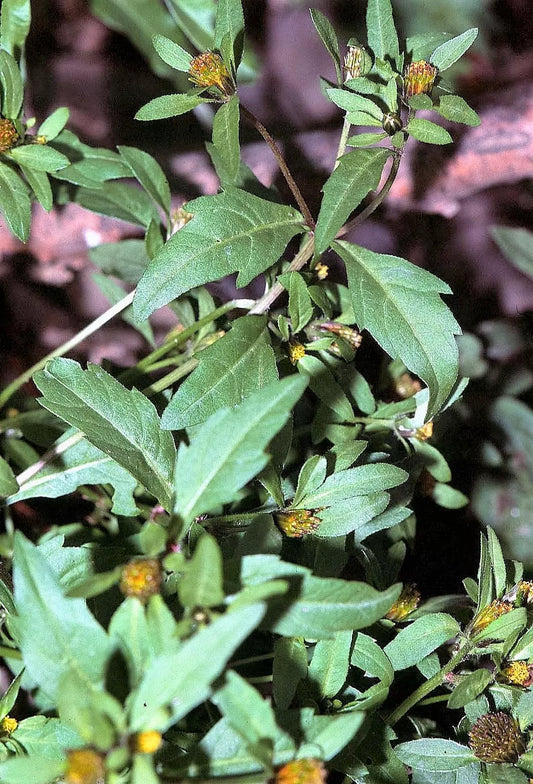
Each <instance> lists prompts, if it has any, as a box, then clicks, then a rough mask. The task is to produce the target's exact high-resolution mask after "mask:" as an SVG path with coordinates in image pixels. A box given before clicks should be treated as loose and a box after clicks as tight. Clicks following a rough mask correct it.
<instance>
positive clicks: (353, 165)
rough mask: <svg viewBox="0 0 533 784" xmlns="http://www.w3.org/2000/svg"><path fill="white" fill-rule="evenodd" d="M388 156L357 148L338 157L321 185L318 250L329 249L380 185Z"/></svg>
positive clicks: (384, 152) (317, 237)
mask: <svg viewBox="0 0 533 784" xmlns="http://www.w3.org/2000/svg"><path fill="white" fill-rule="evenodd" d="M389 156H390V152H389V151H388V150H384V149H372V150H354V151H353V152H349V153H347V154H346V155H343V156H342V157H341V158H339V163H338V166H337V168H336V169H335V171H334V172H333V173H332V174H331V175H330V177H329V179H328V180H327V182H326V183H325V185H324V187H323V188H322V192H323V193H324V197H323V199H322V204H321V207H320V213H319V216H318V221H317V225H316V233H315V248H316V252H317V253H323V252H324V251H325V250H326V249H327V248H328V246H329V244H330V243H331V241H332V240H333V239H334V238H335V235H336V234H337V232H338V231H339V229H340V228H341V226H342V225H343V223H344V222H345V221H346V219H347V218H348V216H349V215H350V213H351V212H352V211H353V210H354V209H355V208H356V207H357V206H358V205H359V204H360V203H361V201H362V200H363V199H364V198H365V196H366V195H367V194H368V193H370V191H372V190H375V189H376V188H377V187H378V185H379V180H380V178H381V172H382V171H383V167H384V165H385V163H386V161H387V159H388V157H389ZM356 312H357V311H356Z"/></svg>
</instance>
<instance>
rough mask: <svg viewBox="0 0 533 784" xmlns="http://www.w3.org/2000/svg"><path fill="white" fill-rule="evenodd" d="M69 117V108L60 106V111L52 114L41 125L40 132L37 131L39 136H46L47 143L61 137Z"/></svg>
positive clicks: (57, 110)
mask: <svg viewBox="0 0 533 784" xmlns="http://www.w3.org/2000/svg"><path fill="white" fill-rule="evenodd" d="M69 117H70V111H69V110H68V109H67V107H66V106H60V107H59V109H56V110H55V111H54V112H52V114H51V115H50V117H47V118H46V120H45V121H44V122H43V123H41V125H40V126H39V130H38V131H37V136H44V138H45V139H46V141H47V142H51V141H52V140H53V139H55V138H56V136H59V134H60V133H61V131H62V130H63V128H64V127H65V125H66V124H67V122H68V118H69Z"/></svg>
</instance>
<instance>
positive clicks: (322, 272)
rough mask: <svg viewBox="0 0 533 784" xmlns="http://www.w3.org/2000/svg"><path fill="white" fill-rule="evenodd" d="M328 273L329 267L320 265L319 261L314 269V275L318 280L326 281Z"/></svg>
mask: <svg viewBox="0 0 533 784" xmlns="http://www.w3.org/2000/svg"><path fill="white" fill-rule="evenodd" d="M328 273H329V267H328V265H327V264H322V262H321V261H319V262H318V264H317V265H316V267H315V275H316V276H317V278H318V279H319V280H326V278H327V277H328Z"/></svg>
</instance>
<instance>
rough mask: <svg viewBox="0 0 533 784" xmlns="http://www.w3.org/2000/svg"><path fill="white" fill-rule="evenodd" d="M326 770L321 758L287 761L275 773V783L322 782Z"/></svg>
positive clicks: (319, 783) (311, 783) (302, 783)
mask: <svg viewBox="0 0 533 784" xmlns="http://www.w3.org/2000/svg"><path fill="white" fill-rule="evenodd" d="M326 776H327V771H326V769H325V768H324V764H323V762H322V761H321V760H317V759H299V760H293V761H292V762H288V763H287V764H286V765H284V766H283V767H282V768H280V769H279V770H278V772H277V773H276V779H275V784H324V782H325V780H326Z"/></svg>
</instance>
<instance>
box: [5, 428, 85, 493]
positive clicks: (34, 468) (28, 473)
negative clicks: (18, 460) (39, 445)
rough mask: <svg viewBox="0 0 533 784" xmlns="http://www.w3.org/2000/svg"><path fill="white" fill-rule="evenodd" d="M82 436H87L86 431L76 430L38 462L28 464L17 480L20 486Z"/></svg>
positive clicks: (52, 447)
mask: <svg viewBox="0 0 533 784" xmlns="http://www.w3.org/2000/svg"><path fill="white" fill-rule="evenodd" d="M82 438H85V433H82V432H81V430H78V431H76V433H73V434H72V435H71V436H69V438H66V439H65V440H64V441H61V443H59V444H54V445H53V446H51V447H50V449H48V450H47V451H46V452H45V453H44V455H43V456H42V457H41V459H40V460H37V462H36V463H33V465H31V466H28V468H26V469H25V470H24V471H22V473H20V474H19V475H18V476H17V482H18V485H19V487H22V485H23V484H24V483H25V482H28V481H29V480H30V479H31V478H32V477H33V476H35V474H38V473H39V471H41V469H43V468H45V467H46V466H47V465H48V464H49V463H51V462H52V461H53V460H55V459H56V457H59V455H62V454H63V452H66V451H67V449H70V448H71V447H72V446H74V445H75V444H77V443H78V441H81V440H82Z"/></svg>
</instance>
